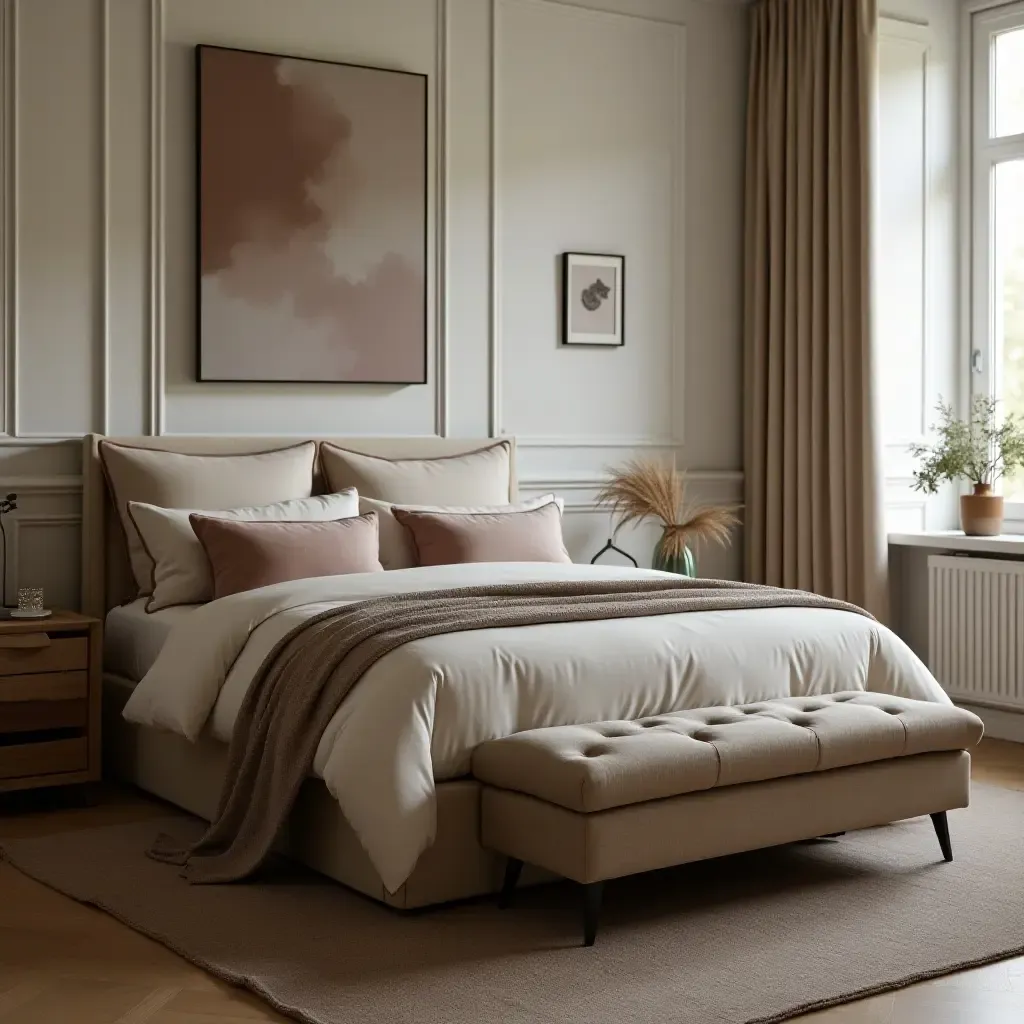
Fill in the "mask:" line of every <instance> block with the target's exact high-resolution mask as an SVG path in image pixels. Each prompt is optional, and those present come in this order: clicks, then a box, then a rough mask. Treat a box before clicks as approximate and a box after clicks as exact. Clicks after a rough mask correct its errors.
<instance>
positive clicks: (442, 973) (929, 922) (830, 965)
mask: <svg viewBox="0 0 1024 1024" xmlns="http://www.w3.org/2000/svg"><path fill="white" fill-rule="evenodd" d="M950 826H951V831H952V835H953V845H954V853H955V856H956V859H955V860H954V861H953V863H951V864H945V863H943V862H942V860H941V857H940V854H939V847H938V843H937V842H936V839H935V835H934V833H933V831H932V827H931V823H930V822H929V820H928V819H927V818H923V819H916V820H914V821H910V822H905V823H902V824H898V825H890V826H887V827H885V828H878V829H870V830H867V831H863V832H858V833H851V834H848V835H846V836H843V837H842V838H840V839H837V840H819V841H815V842H810V843H801V844H796V845H793V846H788V847H780V848H777V849H773V850H766V851H760V852H756V853H750V854H743V855H740V856H736V857H728V858H723V859H721V860H718V861H712V862H706V863H703V864H696V865H691V866H688V867H683V868H676V869H673V870H671V871H664V872H657V873H654V874H650V875H645V876H642V877H637V878H632V879H624V880H621V881H619V882H614V883H610V884H609V885H608V886H607V887H606V897H605V902H606V905H605V911H604V915H603V920H602V926H601V932H600V934H599V935H598V940H597V945H596V946H594V947H593V948H592V949H585V948H582V947H581V946H580V945H579V942H580V922H579V917H578V907H577V902H576V897H577V895H578V894H577V891H576V890H575V887H574V886H571V885H569V884H555V885H547V886H541V887H538V888H534V889H528V890H524V891H523V892H522V893H521V894H520V898H519V902H518V904H517V905H516V906H515V907H513V908H511V909H509V910H506V911H499V910H498V909H496V907H495V906H494V905H493V902H492V901H491V900H480V901H473V902H469V903H463V904H461V905H455V906H447V907H441V908H435V909H431V910H427V911H421V912H417V913H412V914H402V913H400V912H398V911H392V910H388V909H387V908H385V907H382V906H380V905H378V904H376V903H373V902H372V901H370V900H367V899H364V898H362V897H360V896H357V895H355V894H354V893H352V892H350V891H348V890H346V889H344V888H343V887H341V886H339V885H337V884H335V883H332V882H329V881H327V880H325V879H323V878H322V877H321V876H318V875H315V874H313V873H311V872H306V871H301V870H298V869H295V868H292V867H290V866H287V865H277V866H275V867H273V868H272V869H270V870H268V871H267V872H266V873H265V874H264V875H263V876H261V878H260V880H259V882H258V883H250V884H243V885H226V886H189V885H188V884H187V883H186V882H184V881H183V880H182V879H181V878H179V877H178V874H177V869H175V868H173V867H170V866H167V865H164V864H158V863H156V862H154V861H151V860H149V859H148V858H146V857H145V856H143V854H142V850H143V849H144V848H145V847H146V845H147V844H148V843H149V842H150V841H151V840H152V838H153V837H154V835H155V834H156V832H157V831H161V830H171V831H173V832H174V833H175V834H180V835H187V834H190V833H194V832H195V830H196V829H197V828H198V823H197V822H195V821H194V820H193V819H189V818H184V817H181V818H172V819H159V820H157V821H153V820H150V821H145V822H137V823H133V824H130V825H117V826H112V827H108V828H98V829H93V830H91V831H81V832H71V833H64V834H61V835H52V836H46V837H43V838H35V839H18V840H8V841H5V842H4V843H3V847H2V853H3V856H4V857H5V858H6V859H7V860H9V861H10V862H11V863H12V864H13V865H15V866H16V867H18V868H19V869H20V870H22V871H23V872H25V873H26V874H28V875H30V876H31V877H33V878H35V879H38V880H39V881H41V882H43V883H45V884H46V885H48V886H51V887H52V888H54V889H57V890H59V891H60V892H62V893H65V894H67V895H68V896H72V897H73V898H75V899H77V900H80V901H82V902H84V903H90V904H93V905H95V906H97V907H100V908H101V909H103V910H105V911H107V912H108V913H110V914H113V915H114V916H115V917H117V918H118V919H119V920H121V921H123V922H124V923H126V924H128V925H130V926H131V927H132V928H135V929H136V930H138V931H140V932H143V933H144V934H146V935H149V936H151V937H152V938H155V939H157V940H158V941H160V942H162V943H164V944H165V945H167V946H169V947H170V948H171V949H173V950H175V951H177V952H178V953H180V954H181V955H182V956H184V957H186V958H187V959H188V960H191V961H192V962H194V963H196V964H198V965H199V966H201V967H204V968H205V969H207V970H209V971H210V972H211V973H213V974H215V975H217V976H219V977H221V978H224V979H226V980H228V981H232V982H235V983H237V984H240V985H243V986H245V987H247V988H249V989H251V990H253V991H254V992H256V993H257V994H258V995H260V996H262V997H263V998H264V999H266V1000H267V1002H269V1003H270V1004H272V1005H273V1006H275V1007H276V1008H277V1009H278V1010H281V1011H282V1012H284V1013H287V1014H290V1015H292V1016H294V1017H296V1018H298V1019H300V1020H304V1021H308V1022H312V1024H342V1022H345V1024H348V1022H352V1021H360V1022H362V1024H405V1022H409V1024H412V1022H416V1024H431V1022H436V1024H442V1022H443V1024H492V1022H494V1024H497V1022H502V1024H507V1022H517V1024H534V1022H545V1024H548V1022H551V1024H553V1022H556V1021H557V1022H565V1024H640V1022H643V1024H749V1022H754V1021H758V1022H762V1021H778V1020H784V1019H786V1018H787V1017H791V1016H793V1015H795V1014H797V1013H799V1012H802V1011H805V1010H809V1009H813V1008H817V1007H822V1006H828V1005H832V1004H835V1003H839V1002H844V1001H847V1000H849V999H851V998H854V997H855V996H856V995H858V994H861V995H866V994H869V993H874V992H880V991H883V990H885V989H889V988H897V987H900V986H902V985H906V984H908V983H910V982H911V981H914V980H918V979H922V978H926V977H931V976H934V975H938V974H944V973H947V972H949V971H953V970H955V969H957V968H960V967H966V966H971V965H976V964H982V963H985V962H988V961H991V960H997V959H1001V958H1002V957H1005V956H1010V955H1015V954H1019V953H1021V952H1024V884H1021V883H1022V878H1024V843H1022V841H1021V836H1022V826H1024V793H1022V792H1017V791H1014V790H1007V789H997V788H994V787H988V786H984V787H983V786H976V787H975V790H974V802H973V804H972V806H971V808H970V809H969V810H967V811H956V812H953V813H951V814H950Z"/></svg>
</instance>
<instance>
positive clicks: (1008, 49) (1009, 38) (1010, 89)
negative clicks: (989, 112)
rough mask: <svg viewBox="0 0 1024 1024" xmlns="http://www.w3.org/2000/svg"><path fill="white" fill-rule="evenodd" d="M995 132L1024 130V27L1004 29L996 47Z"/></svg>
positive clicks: (1016, 132) (1007, 132)
mask: <svg viewBox="0 0 1024 1024" xmlns="http://www.w3.org/2000/svg"><path fill="white" fill-rule="evenodd" d="M993 63H994V65H995V74H994V75H993V76H992V81H993V93H994V95H993V102H992V106H993V109H994V113H995V118H994V122H995V134H996V135H997V136H1003V135H1019V134H1020V133H1021V132H1024V29H1020V28H1018V29H1014V30H1013V31H1012V32H1000V33H999V35H997V36H996V38H995V46H994V51H993Z"/></svg>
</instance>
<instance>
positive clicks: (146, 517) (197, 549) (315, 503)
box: [128, 489, 359, 612]
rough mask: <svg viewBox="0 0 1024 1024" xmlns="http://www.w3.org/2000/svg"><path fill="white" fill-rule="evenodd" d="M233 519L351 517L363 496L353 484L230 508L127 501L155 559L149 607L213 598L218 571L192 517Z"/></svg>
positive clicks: (157, 608)
mask: <svg viewBox="0 0 1024 1024" xmlns="http://www.w3.org/2000/svg"><path fill="white" fill-rule="evenodd" d="M194 514H198V515H200V516H204V517H205V518H207V519H224V520H228V521H230V522H245V523H253V522H279V523H280V522H290V523H295V522H315V523H322V522H326V521H328V520H331V521H333V520H336V519H350V518H353V517H355V516H358V515H359V498H358V496H357V495H356V492H355V491H354V490H352V489H349V490H347V491H342V492H341V493H340V494H321V495H318V496H316V497H313V498H296V499H294V500H293V501H279V502H276V503H275V504H273V505H257V506H255V507H252V508H233V509H229V510H227V511H223V512H222V511H217V510H214V511H212V512H211V511H208V510H206V509H188V508H160V507H159V506H157V505H147V504H146V503H144V502H141V501H130V502H128V515H129V516H130V517H131V520H132V523H133V524H134V525H135V528H136V530H138V533H139V537H140V538H141V540H142V546H143V548H144V549H145V551H146V554H147V555H148V556H149V558H150V560H151V561H152V563H153V576H152V579H151V581H150V586H149V589H148V593H149V595H150V597H149V600H148V601H147V602H146V611H147V612H158V611H160V609H161V608H171V607H173V606H174V605H179V604H200V603H202V602H204V601H212V600H213V595H214V585H213V583H214V581H213V575H212V574H211V572H210V561H209V559H208V558H207V557H206V553H205V552H204V551H203V545H202V544H201V543H200V542H199V538H198V537H197V536H196V533H195V530H193V528H192V523H191V521H190V517H191V516H192V515H194Z"/></svg>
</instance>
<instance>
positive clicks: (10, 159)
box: [0, 0, 18, 437]
mask: <svg viewBox="0 0 1024 1024" xmlns="http://www.w3.org/2000/svg"><path fill="white" fill-rule="evenodd" d="M17 11H18V7H17V0H2V4H0V62H2V66H0V89H2V90H3V96H2V97H0V189H2V193H3V195H2V200H0V231H2V232H3V241H2V245H0V260H2V261H3V273H2V275H0V281H2V289H3V290H2V294H0V304H2V310H0V325H2V327H0V329H2V330H3V341H2V344H0V373H2V374H3V381H4V384H3V387H2V388H0V436H4V437H13V436H14V435H15V434H16V433H17V431H18V411H17V410H18V405H17V402H18V348H17V331H18V315H17V297H18V213H17V195H18V165H17V149H16V145H17V139H18V18H17Z"/></svg>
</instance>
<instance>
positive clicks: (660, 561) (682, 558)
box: [651, 531, 697, 579]
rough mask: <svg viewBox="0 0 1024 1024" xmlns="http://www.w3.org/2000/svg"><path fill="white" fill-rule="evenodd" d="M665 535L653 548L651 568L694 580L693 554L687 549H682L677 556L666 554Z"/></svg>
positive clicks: (694, 560) (695, 566)
mask: <svg viewBox="0 0 1024 1024" xmlns="http://www.w3.org/2000/svg"><path fill="white" fill-rule="evenodd" d="M666 533H667V531H666ZM666 533H663V534H662V535H661V540H659V541H658V543H657V544H656V545H655V546H654V555H653V557H652V558H651V567H652V568H654V569H660V570H661V571H662V572H674V573H675V574H676V575H677V576H690V577H691V578H694V579H696V577H697V559H695V558H694V557H693V552H692V551H691V550H690V549H689V547H684V548H683V550H682V551H680V552H679V553H678V554H675V555H670V554H668V553H667V551H666V547H667V545H666Z"/></svg>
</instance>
